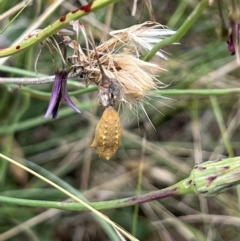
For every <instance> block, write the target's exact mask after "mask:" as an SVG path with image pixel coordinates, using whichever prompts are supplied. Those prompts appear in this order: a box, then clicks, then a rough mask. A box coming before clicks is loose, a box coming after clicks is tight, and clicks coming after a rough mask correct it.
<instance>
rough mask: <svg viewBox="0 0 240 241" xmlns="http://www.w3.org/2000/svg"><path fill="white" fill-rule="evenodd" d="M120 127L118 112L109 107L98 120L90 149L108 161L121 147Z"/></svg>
mask: <svg viewBox="0 0 240 241" xmlns="http://www.w3.org/2000/svg"><path fill="white" fill-rule="evenodd" d="M121 137H122V126H121V122H120V118H119V115H118V112H117V111H116V110H115V109H114V108H113V107H112V106H109V107H107V108H106V109H105V111H104V112H103V115H102V117H101V119H100V120H99V122H98V124H97V126H96V131H95V137H94V140H93V143H92V145H91V147H93V148H94V149H95V150H96V151H97V153H98V155H99V156H102V157H104V158H105V159H107V160H109V159H110V158H111V157H112V156H113V155H114V154H115V152H116V151H117V149H118V148H119V146H120V145H121Z"/></svg>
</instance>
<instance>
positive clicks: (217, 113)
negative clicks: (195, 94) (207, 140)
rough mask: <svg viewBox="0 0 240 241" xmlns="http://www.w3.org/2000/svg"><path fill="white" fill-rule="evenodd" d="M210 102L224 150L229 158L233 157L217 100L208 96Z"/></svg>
mask: <svg viewBox="0 0 240 241" xmlns="http://www.w3.org/2000/svg"><path fill="white" fill-rule="evenodd" d="M210 100H211V104H212V108H213V111H214V115H215V117H216V120H217V123H218V126H219V129H220V132H221V136H222V140H223V142H224V145H225V148H226V150H227V152H228V155H229V157H233V156H234V152H233V149H232V146H231V143H230V140H229V136H228V132H227V130H226V127H225V124H224V120H223V116H222V111H221V108H220V107H219V104H218V101H217V98H216V97H215V96H210Z"/></svg>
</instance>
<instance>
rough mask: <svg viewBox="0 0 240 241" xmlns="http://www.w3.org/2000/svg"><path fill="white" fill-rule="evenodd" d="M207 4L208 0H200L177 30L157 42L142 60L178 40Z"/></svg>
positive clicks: (147, 59) (149, 57)
mask: <svg viewBox="0 0 240 241" xmlns="http://www.w3.org/2000/svg"><path fill="white" fill-rule="evenodd" d="M207 5H208V0H202V1H201V2H200V3H199V4H198V5H197V6H196V8H195V9H194V10H193V12H192V13H191V14H190V16H189V17H188V18H187V19H186V20H185V22H184V23H183V24H182V25H181V27H180V28H179V30H178V31H177V32H176V33H175V34H174V35H172V36H171V37H169V38H166V39H164V40H162V41H161V42H159V43H157V44H156V45H155V46H154V47H153V48H152V49H151V51H149V52H148V54H147V55H146V56H145V57H144V60H145V61H150V60H151V59H152V57H153V56H154V55H155V54H156V53H157V52H158V51H159V49H162V48H163V47H165V46H167V45H170V44H172V43H175V42H178V41H179V40H180V39H181V38H182V37H183V36H184V35H185V34H186V32H187V31H188V30H189V29H190V28H191V27H192V25H193V24H194V23H195V22H196V21H197V19H198V18H199V17H200V16H201V14H202V13H203V11H204V10H205V9H206V7H207Z"/></svg>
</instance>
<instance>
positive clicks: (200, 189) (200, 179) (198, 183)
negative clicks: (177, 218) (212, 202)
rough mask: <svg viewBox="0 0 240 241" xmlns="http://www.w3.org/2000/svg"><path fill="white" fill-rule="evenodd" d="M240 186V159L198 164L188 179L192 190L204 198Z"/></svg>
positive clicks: (186, 184) (187, 181)
mask: <svg viewBox="0 0 240 241" xmlns="http://www.w3.org/2000/svg"><path fill="white" fill-rule="evenodd" d="M238 184H240V158H239V157H235V158H226V159H223V160H220V161H219V160H217V161H207V162H202V163H199V164H197V165H196V166H195V167H194V169H193V170H192V172H191V174H190V176H189V178H187V179H186V182H185V186H186V188H191V189H192V190H194V191H195V193H197V194H200V195H201V196H203V197H211V196H215V195H218V194H219V193H221V192H224V191H226V190H227V189H229V188H230V187H232V186H235V185H238Z"/></svg>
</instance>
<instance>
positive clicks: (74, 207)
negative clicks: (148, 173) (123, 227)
mask: <svg viewBox="0 0 240 241" xmlns="http://www.w3.org/2000/svg"><path fill="white" fill-rule="evenodd" d="M185 181H186V180H185V179H184V180H183V181H181V182H179V183H177V184H175V185H173V186H171V187H168V188H165V189H161V190H159V191H155V192H150V193H147V194H143V195H139V196H133V197H128V198H123V199H117V200H111V201H104V202H88V204H89V205H91V206H92V207H93V208H94V209H97V210H102V209H112V208H121V207H127V206H132V205H136V204H139V203H145V202H149V201H153V200H158V199H162V198H166V197H171V196H175V195H181V194H188V193H191V191H190V189H188V188H185V186H184V184H183V183H184V182H185ZM68 189H69V188H68ZM69 191H70V190H69ZM71 191H72V190H71ZM78 194H79V193H78ZM75 195H76V192H75ZM0 202H2V203H7V204H15V205H21V206H29V207H42V208H56V209H61V210H71V211H80V210H88V208H86V206H84V205H82V204H80V203H76V202H70V201H66V202H64V201H63V202H52V201H42V200H29V199H21V198H13V197H5V196H0Z"/></svg>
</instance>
